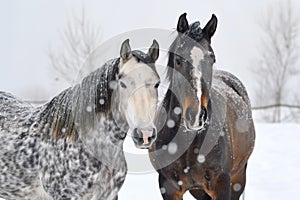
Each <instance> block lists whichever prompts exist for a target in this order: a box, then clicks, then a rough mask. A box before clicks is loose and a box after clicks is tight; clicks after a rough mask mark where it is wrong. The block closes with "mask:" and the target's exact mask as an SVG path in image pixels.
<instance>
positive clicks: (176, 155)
mask: <svg viewBox="0 0 300 200" xmlns="http://www.w3.org/2000/svg"><path fill="white" fill-rule="evenodd" d="M216 27H217V18H216V16H215V15H212V18H211V19H210V20H209V22H208V23H207V24H206V25H205V27H204V28H203V29H202V28H201V27H200V23H199V22H195V23H193V24H191V25H189V23H188V21H187V19H186V14H185V13H184V14H182V15H181V16H180V18H179V20H178V24H177V32H178V36H177V37H176V39H175V41H174V42H173V43H172V45H171V46H170V49H169V60H168V69H167V78H168V79H169V82H170V85H169V88H168V91H167V93H166V95H165V97H164V100H163V103H162V108H161V110H165V111H166V112H161V113H160V114H159V115H158V116H157V119H156V121H157V128H158V129H159V132H158V136H157V140H156V141H155V142H154V143H153V145H152V146H151V148H150V149H149V155H150V159H151V162H152V164H153V166H154V167H155V169H156V170H157V172H158V173H159V185H160V190H161V193H162V196H163V198H164V199H165V200H169V199H170V200H171V199H172V200H175V199H176V200H180V199H182V197H183V195H184V193H185V192H186V191H189V192H190V193H191V194H192V196H194V197H195V198H196V199H199V200H210V199H213V200H221V199H222V200H238V199H239V197H240V196H241V194H242V193H243V191H244V188H245V183H246V167H247V162H248V158H249V156H250V155H251V153H252V151H253V147H254V140H255V129H254V124H253V120H252V113H251V105H250V101H249V98H248V95H247V92H246V89H245V87H244V86H243V84H242V83H241V81H240V80H238V79H237V78H236V77H235V76H234V75H232V74H230V73H228V72H225V71H220V70H213V64H214V62H215V54H214V51H213V49H212V47H211V38H212V36H213V35H214V33H215V30H216Z"/></svg>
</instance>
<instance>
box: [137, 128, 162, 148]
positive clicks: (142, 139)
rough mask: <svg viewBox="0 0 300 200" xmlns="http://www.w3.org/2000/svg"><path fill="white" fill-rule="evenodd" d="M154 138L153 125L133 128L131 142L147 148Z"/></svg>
mask: <svg viewBox="0 0 300 200" xmlns="http://www.w3.org/2000/svg"><path fill="white" fill-rule="evenodd" d="M156 138H157V131H156V128H154V127H147V128H135V129H134V130H133V133H132V139H133V142H134V143H135V146H136V147H137V148H139V149H149V148H150V146H151V145H152V143H153V142H154V140H155V139H156Z"/></svg>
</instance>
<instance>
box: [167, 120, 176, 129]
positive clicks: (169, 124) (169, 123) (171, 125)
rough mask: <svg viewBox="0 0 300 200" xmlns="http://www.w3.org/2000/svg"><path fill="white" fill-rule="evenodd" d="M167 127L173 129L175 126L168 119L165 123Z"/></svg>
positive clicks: (172, 121)
mask: <svg viewBox="0 0 300 200" xmlns="http://www.w3.org/2000/svg"><path fill="white" fill-rule="evenodd" d="M167 126H168V127H169V128H173V127H174V126H175V122H174V120H172V119H169V120H168V121H167Z"/></svg>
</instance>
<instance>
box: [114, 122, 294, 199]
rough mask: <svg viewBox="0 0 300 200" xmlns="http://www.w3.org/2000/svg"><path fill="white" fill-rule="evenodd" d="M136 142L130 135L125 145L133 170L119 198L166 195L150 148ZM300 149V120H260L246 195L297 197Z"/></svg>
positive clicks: (149, 197) (249, 169)
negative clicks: (151, 160)
mask: <svg viewBox="0 0 300 200" xmlns="http://www.w3.org/2000/svg"><path fill="white" fill-rule="evenodd" d="M132 145H133V144H132V142H131V139H130V138H129V137H128V138H127V140H126V143H125V145H124V148H125V152H126V155H127V158H128V159H129V160H128V166H129V173H128V175H127V177H126V180H125V183H124V185H123V187H122V188H121V191H120V193H119V199H120V200H129V199H130V200H140V199H143V200H153V199H155V200H156V199H162V198H161V195H160V191H159V187H158V181H157V173H156V172H153V171H152V170H151V165H150V164H149V162H148V160H147V154H146V153H147V151H142V150H138V149H135V148H133V147H132ZM299 153H300V124H260V123H256V145H255V149H254V152H253V154H252V156H251V158H250V161H249V164H248V172H247V173H248V175H247V185H246V192H245V199H246V200H256V199H262V200H271V199H272V200H282V199H297V196H298V191H299V188H300V168H299V166H300V156H299ZM133 157H134V158H133ZM141 162H144V163H141ZM151 171H152V172H151ZM192 199H193V198H192V197H191V196H190V195H189V194H188V193H186V195H185V196H184V200H192Z"/></svg>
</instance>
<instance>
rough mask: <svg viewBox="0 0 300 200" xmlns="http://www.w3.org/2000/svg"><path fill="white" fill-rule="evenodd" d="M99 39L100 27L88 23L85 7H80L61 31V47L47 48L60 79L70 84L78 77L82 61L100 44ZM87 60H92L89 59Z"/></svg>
mask: <svg viewBox="0 0 300 200" xmlns="http://www.w3.org/2000/svg"><path fill="white" fill-rule="evenodd" d="M100 41H101V34H100V27H99V26H95V25H94V24H92V23H90V21H89V20H88V18H87V16H86V12H85V9H84V8H82V10H81V13H80V15H78V16H77V15H74V14H73V15H72V16H71V18H70V19H69V21H68V23H67V25H66V27H65V30H63V32H62V33H61V46H62V48H56V49H55V50H54V49H53V48H52V49H51V50H49V52H48V57H49V60H50V64H51V67H53V68H54V69H55V70H56V71H57V72H58V73H59V75H60V77H61V78H62V79H64V80H65V81H67V82H68V83H69V84H72V83H73V82H74V80H75V79H76V78H78V77H77V76H78V74H79V71H80V70H82V69H81V68H82V65H83V63H84V62H85V61H86V60H87V58H89V56H90V55H91V53H92V52H93V51H94V50H95V48H96V47H97V46H98V45H99V44H100ZM89 62H93V60H92V59H89ZM91 64H92V63H91ZM83 74H84V73H83ZM79 78H80V77H79ZM81 78H82V77H81Z"/></svg>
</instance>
